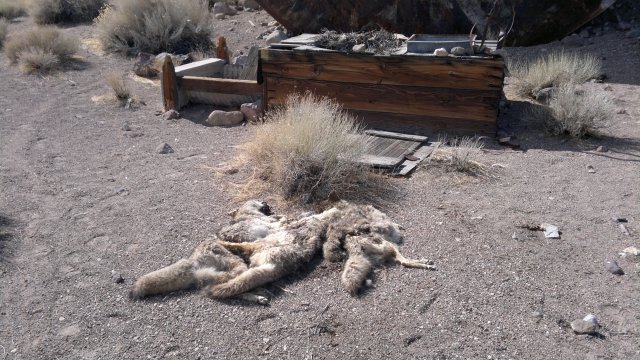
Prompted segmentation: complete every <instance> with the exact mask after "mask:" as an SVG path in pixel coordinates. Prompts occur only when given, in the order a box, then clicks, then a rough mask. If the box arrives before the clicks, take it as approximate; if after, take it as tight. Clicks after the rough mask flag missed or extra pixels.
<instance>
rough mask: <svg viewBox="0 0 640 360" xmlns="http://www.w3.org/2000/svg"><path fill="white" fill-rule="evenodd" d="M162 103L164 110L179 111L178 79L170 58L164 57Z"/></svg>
mask: <svg viewBox="0 0 640 360" xmlns="http://www.w3.org/2000/svg"><path fill="white" fill-rule="evenodd" d="M160 83H161V87H162V103H163V105H164V110H165V111H169V110H180V98H179V95H178V78H177V77H176V70H175V68H174V67H173V62H172V61H171V56H165V58H164V62H163V63H162V79H161V81H160Z"/></svg>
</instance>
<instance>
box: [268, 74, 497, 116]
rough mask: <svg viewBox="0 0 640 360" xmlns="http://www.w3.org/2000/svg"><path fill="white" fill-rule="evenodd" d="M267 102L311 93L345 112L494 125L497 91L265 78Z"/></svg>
mask: <svg viewBox="0 0 640 360" xmlns="http://www.w3.org/2000/svg"><path fill="white" fill-rule="evenodd" d="M266 86H267V88H266V89H267V91H266V92H267V96H266V99H267V100H266V103H267V104H268V105H269V106H272V105H279V104H284V103H285V101H286V98H287V95H288V94H290V93H292V92H304V91H312V92H314V93H315V94H316V95H317V96H326V97H329V98H333V99H336V100H337V101H338V102H339V103H340V104H342V106H343V107H344V108H345V109H352V110H367V111H376V112H387V113H401V114H411V115H428V116H435V117H443V118H454V119H465V120H477V121H484V122H495V120H496V115H497V110H498V102H499V98H500V94H501V92H500V90H492V91H486V90H461V89H439V88H428V87H416V86H399V85H368V84H345V83H338V82H331V81H314V80H301V79H285V78H279V77H267V78H266Z"/></svg>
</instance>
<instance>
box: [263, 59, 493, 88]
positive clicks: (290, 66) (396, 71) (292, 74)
mask: <svg viewBox="0 0 640 360" xmlns="http://www.w3.org/2000/svg"><path fill="white" fill-rule="evenodd" d="M261 57H262V72H263V73H264V76H265V77H268V76H278V77H284V78H295V79H309V80H321V81H339V82H349V83H360V84H378V85H405V86H429V87H442V88H450V89H474V90H496V89H501V88H502V85H503V79H504V60H502V59H501V58H496V59H476V58H468V57H459V58H458V57H447V58H438V57H433V56H420V55H418V56H411V55H398V56H394V55H391V56H374V55H371V54H344V53H339V52H324V51H298V50H293V51H291V50H275V49H262V51H261Z"/></svg>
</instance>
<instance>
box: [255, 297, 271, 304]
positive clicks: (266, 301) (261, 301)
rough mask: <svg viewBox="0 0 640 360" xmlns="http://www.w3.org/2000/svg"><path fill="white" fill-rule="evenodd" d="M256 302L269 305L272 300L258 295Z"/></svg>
mask: <svg viewBox="0 0 640 360" xmlns="http://www.w3.org/2000/svg"><path fill="white" fill-rule="evenodd" d="M256 302H257V303H258V304H260V305H269V303H270V302H271V300H269V298H268V297H265V296H260V295H256Z"/></svg>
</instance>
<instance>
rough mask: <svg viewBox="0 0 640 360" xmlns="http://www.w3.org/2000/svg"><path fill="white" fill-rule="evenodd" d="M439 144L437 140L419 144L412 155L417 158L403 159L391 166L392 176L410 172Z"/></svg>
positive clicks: (404, 174)
mask: <svg viewBox="0 0 640 360" xmlns="http://www.w3.org/2000/svg"><path fill="white" fill-rule="evenodd" d="M439 146H440V143H439V142H433V143H429V144H428V145H423V146H421V147H420V148H419V149H418V150H416V151H415V152H414V153H413V156H415V157H416V158H417V160H407V159H405V160H404V161H403V162H402V163H401V164H400V165H398V166H396V167H394V168H393V171H392V172H391V175H392V176H406V175H408V174H409V173H410V172H412V171H413V170H414V169H415V168H416V167H418V165H419V164H420V163H421V162H422V161H423V160H424V159H426V158H428V157H429V156H431V154H433V152H434V151H435V150H436V149H437V148H438V147H439Z"/></svg>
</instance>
